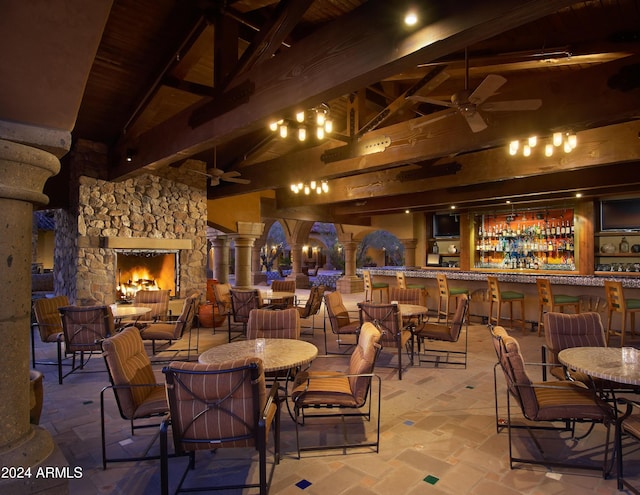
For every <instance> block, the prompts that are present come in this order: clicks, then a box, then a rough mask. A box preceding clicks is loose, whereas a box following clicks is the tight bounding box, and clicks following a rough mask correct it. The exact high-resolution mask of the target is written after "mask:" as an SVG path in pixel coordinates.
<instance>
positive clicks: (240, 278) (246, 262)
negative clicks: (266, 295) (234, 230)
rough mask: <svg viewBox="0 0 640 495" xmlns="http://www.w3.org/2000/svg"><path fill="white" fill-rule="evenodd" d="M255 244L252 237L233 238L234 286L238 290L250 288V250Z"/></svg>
mask: <svg viewBox="0 0 640 495" xmlns="http://www.w3.org/2000/svg"><path fill="white" fill-rule="evenodd" d="M254 243H255V238H254V237H244V236H238V237H236V238H235V245H236V270H235V271H236V284H235V287H237V288H238V289H249V288H251V287H252V283H251V282H252V280H251V248H252V247H253V244H254Z"/></svg>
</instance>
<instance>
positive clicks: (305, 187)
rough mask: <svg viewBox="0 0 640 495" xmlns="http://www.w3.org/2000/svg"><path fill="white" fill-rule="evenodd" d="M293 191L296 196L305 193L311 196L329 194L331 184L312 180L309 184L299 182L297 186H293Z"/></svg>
mask: <svg viewBox="0 0 640 495" xmlns="http://www.w3.org/2000/svg"><path fill="white" fill-rule="evenodd" d="M291 190H292V191H293V192H294V193H295V194H299V193H301V192H303V193H305V194H307V195H308V194H311V192H315V193H316V194H322V193H328V192H329V183H328V182H327V181H326V180H321V181H316V180H312V181H311V182H309V183H306V182H298V183H297V184H291Z"/></svg>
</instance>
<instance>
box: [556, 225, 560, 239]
mask: <svg viewBox="0 0 640 495" xmlns="http://www.w3.org/2000/svg"><path fill="white" fill-rule="evenodd" d="M556 235H557V236H559V235H560V222H558V225H556Z"/></svg>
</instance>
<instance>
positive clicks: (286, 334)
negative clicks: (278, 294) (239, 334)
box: [247, 308, 300, 339]
mask: <svg viewBox="0 0 640 495" xmlns="http://www.w3.org/2000/svg"><path fill="white" fill-rule="evenodd" d="M261 338H266V339H299V338H300V315H299V314H298V311H297V310H296V308H289V309H283V310H280V311H274V310H271V309H252V310H251V312H250V313H249V321H248V322H247V339H261Z"/></svg>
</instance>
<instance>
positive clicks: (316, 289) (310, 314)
mask: <svg viewBox="0 0 640 495" xmlns="http://www.w3.org/2000/svg"><path fill="white" fill-rule="evenodd" d="M323 297H324V285H314V286H313V287H311V290H310V291H309V297H308V298H307V300H306V302H305V304H304V306H296V307H295V308H296V310H297V311H298V314H299V315H300V318H301V319H302V320H308V319H309V318H311V327H301V328H311V332H310V334H311V335H313V331H314V329H315V326H316V325H315V318H316V315H317V314H318V313H319V312H320V308H321V307H322V299H323ZM306 333H309V332H305V334H306Z"/></svg>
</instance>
